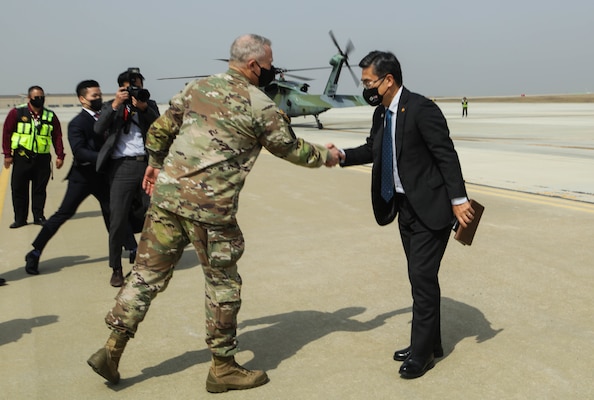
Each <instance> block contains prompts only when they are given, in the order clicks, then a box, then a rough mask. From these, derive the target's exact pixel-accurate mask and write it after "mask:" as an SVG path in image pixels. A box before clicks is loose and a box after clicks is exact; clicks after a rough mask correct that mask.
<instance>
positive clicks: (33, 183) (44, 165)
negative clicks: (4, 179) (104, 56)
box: [2, 86, 65, 228]
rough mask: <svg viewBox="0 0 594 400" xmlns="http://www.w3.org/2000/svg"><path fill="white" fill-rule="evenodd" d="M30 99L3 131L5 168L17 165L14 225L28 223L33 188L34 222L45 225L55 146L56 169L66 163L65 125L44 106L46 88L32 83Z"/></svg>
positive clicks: (14, 171) (15, 111)
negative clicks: (48, 185) (63, 140)
mask: <svg viewBox="0 0 594 400" xmlns="http://www.w3.org/2000/svg"><path fill="white" fill-rule="evenodd" d="M27 100H28V102H27V104H23V105H21V106H18V107H16V108H13V109H12V110H10V111H9V113H8V115H7V116H6V120H5V121H4V128H3V131H2V151H3V153H4V167H5V168H10V166H11V165H12V166H13V167H12V180H11V189H12V206H13V209H14V222H13V223H12V224H11V225H10V228H20V227H21V226H25V225H27V217H28V214H29V190H31V211H32V213H33V223H34V224H36V225H43V223H44V222H45V215H44V211H43V210H44V208H45V199H46V188H47V184H48V182H49V179H50V176H51V162H52V160H51V154H50V149H51V147H52V146H53V148H54V151H55V152H56V156H57V160H56V168H58V169H59V168H62V165H63V164H64V156H65V154H64V145H63V143H62V128H61V126H60V121H59V120H58V117H57V116H56V114H54V112H53V111H51V110H48V109H47V108H45V107H44V106H43V105H44V102H45V93H44V91H43V89H42V88H41V87H39V86H31V87H30V88H29V91H28V95H27ZM29 182H30V184H29ZM29 188H30V189H29Z"/></svg>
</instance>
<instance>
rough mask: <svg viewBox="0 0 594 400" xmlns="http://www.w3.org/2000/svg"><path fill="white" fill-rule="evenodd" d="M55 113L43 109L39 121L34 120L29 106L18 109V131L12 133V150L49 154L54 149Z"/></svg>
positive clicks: (25, 105)
mask: <svg viewBox="0 0 594 400" xmlns="http://www.w3.org/2000/svg"><path fill="white" fill-rule="evenodd" d="M53 119H54V113H53V111H50V110H48V109H46V108H44V109H43V111H42V113H41V116H40V118H39V121H35V119H33V117H32V115H31V112H30V111H29V107H27V104H24V105H21V106H18V107H17V124H16V130H15V131H14V132H13V133H12V138H11V146H10V147H11V148H12V149H13V150H14V149H18V148H24V149H25V150H29V151H32V152H34V153H37V154H47V153H49V152H50V149H51V147H52V131H53V130H54V126H53V125H52V121H53Z"/></svg>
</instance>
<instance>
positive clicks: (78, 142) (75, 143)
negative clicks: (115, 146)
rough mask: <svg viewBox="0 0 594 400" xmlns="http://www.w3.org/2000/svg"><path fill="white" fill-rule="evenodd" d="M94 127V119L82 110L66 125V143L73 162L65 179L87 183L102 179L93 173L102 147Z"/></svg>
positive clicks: (100, 139) (101, 139)
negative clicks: (68, 145)
mask: <svg viewBox="0 0 594 400" xmlns="http://www.w3.org/2000/svg"><path fill="white" fill-rule="evenodd" d="M94 125H95V118H93V116H91V115H90V114H89V113H88V112H87V111H85V110H82V111H81V112H80V114H78V115H77V116H76V117H74V118H73V119H72V120H71V121H70V123H69V124H68V142H69V143H70V148H71V149H72V153H73V154H74V157H73V158H74V161H73V162H72V167H71V168H70V171H68V175H67V177H66V179H69V180H71V181H73V182H89V183H95V182H99V180H100V179H104V178H103V177H99V176H98V175H97V172H95V163H96V162H97V155H98V154H99V149H101V146H102V145H103V136H102V135H97V134H95V131H94V130H93V127H94Z"/></svg>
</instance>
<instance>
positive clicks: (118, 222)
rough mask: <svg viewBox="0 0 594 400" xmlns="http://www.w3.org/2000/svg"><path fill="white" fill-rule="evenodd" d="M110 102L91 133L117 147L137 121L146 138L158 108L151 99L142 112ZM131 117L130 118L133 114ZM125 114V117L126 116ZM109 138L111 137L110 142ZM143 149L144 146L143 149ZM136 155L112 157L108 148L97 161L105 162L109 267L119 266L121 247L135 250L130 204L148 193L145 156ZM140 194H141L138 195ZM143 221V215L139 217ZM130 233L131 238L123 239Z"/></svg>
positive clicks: (143, 198)
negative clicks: (146, 189) (108, 203)
mask: <svg viewBox="0 0 594 400" xmlns="http://www.w3.org/2000/svg"><path fill="white" fill-rule="evenodd" d="M112 103H113V101H108V102H106V103H104V104H103V107H102V109H101V116H100V117H99V120H98V121H97V123H96V124H95V132H96V133H97V134H103V135H104V137H106V138H107V137H109V139H107V140H108V143H112V144H113V146H117V144H118V142H119V141H120V140H122V139H124V137H125V135H128V134H131V133H130V129H131V127H132V124H137V125H138V128H139V130H140V132H141V134H142V137H143V140H146V133H147V132H148V129H149V127H150V125H151V124H152V123H153V121H154V120H155V119H157V117H158V116H159V107H158V106H157V103H155V101H153V100H148V102H147V103H148V107H147V108H146V110H144V111H138V110H135V109H133V108H132V109H131V110H129V111H130V114H126V111H125V110H126V106H125V105H123V104H122V105H120V106H119V107H118V109H117V110H113V108H112ZM132 113H133V114H134V115H135V117H132V115H133V114H132ZM127 115H128V116H127ZM111 139H114V140H113V141H111ZM143 152H144V149H143ZM132 156H136V154H130V155H125V156H124V157H122V156H120V157H119V158H112V157H114V154H112V152H111V151H109V152H105V149H103V151H102V152H101V157H105V158H107V159H106V160H105V161H103V160H100V161H99V163H101V164H102V165H103V164H105V167H106V168H105V170H106V172H107V175H108V180H109V186H110V198H111V200H112V203H111V208H110V222H109V224H110V230H109V266H110V267H111V268H113V269H121V268H122V260H121V258H122V246H123V247H126V248H127V249H129V250H135V249H136V247H137V244H136V240H135V239H134V235H133V234H132V225H133V219H134V218H133V212H132V205H133V203H134V202H135V199H136V198H138V197H139V196H142V199H141V200H142V202H143V203H144V204H148V195H146V193H144V192H143V191H142V187H141V184H142V178H143V177H144V173H145V170H146V167H147V165H148V157H146V156H144V157H132ZM139 193H141V194H139ZM142 221H144V218H142ZM130 236H132V239H131V240H127V238H128V237H130Z"/></svg>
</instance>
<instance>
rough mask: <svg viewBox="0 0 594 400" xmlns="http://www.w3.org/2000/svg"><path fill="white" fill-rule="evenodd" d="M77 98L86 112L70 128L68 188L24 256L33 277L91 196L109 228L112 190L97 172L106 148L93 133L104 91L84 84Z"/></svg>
mask: <svg viewBox="0 0 594 400" xmlns="http://www.w3.org/2000/svg"><path fill="white" fill-rule="evenodd" d="M76 94H77V95H78V100H79V101H80V103H81V105H82V107H83V108H82V110H81V112H80V114H78V115H77V116H76V117H74V118H73V119H72V121H70V123H69V124H68V141H69V143H70V148H71V149H72V153H73V154H74V161H73V163H72V167H71V168H70V171H69V172H68V175H67V176H66V179H67V180H68V187H67V189H66V194H65V195H64V199H63V200H62V204H61V205H60V207H59V208H58V211H56V213H55V214H54V215H52V216H51V217H50V219H48V220H47V221H46V222H45V224H44V225H43V228H42V229H41V231H40V232H39V234H38V235H37V237H36V238H35V241H34V242H33V250H31V251H30V252H29V253H27V255H26V256H25V261H26V266H25V270H26V271H27V273H29V274H31V275H37V274H39V269H38V267H39V257H40V255H41V253H42V251H43V249H44V248H45V246H46V245H47V243H48V242H49V241H50V239H51V238H52V237H53V236H54V235H55V234H56V232H57V231H58V229H59V228H60V226H62V224H64V223H65V222H66V221H68V220H69V219H70V218H71V217H72V216H73V215H74V214H75V213H76V210H77V209H78V207H79V206H80V204H81V203H82V202H83V201H84V200H85V199H86V198H87V197H89V195H93V196H94V197H95V198H96V199H97V201H99V205H100V207H101V213H102V214H103V219H104V221H105V225H106V227H109V186H108V183H107V179H106V177H105V175H104V174H99V173H97V172H96V171H95V162H96V161H97V154H98V152H99V149H100V148H101V146H102V144H103V136H102V135H96V134H95V132H94V130H93V126H94V124H95V121H96V119H97V118H98V116H99V114H98V113H99V111H100V110H101V106H102V99H101V88H100V87H99V83H97V81H94V80H85V81H82V82H80V83H79V84H78V85H77V87H76Z"/></svg>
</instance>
